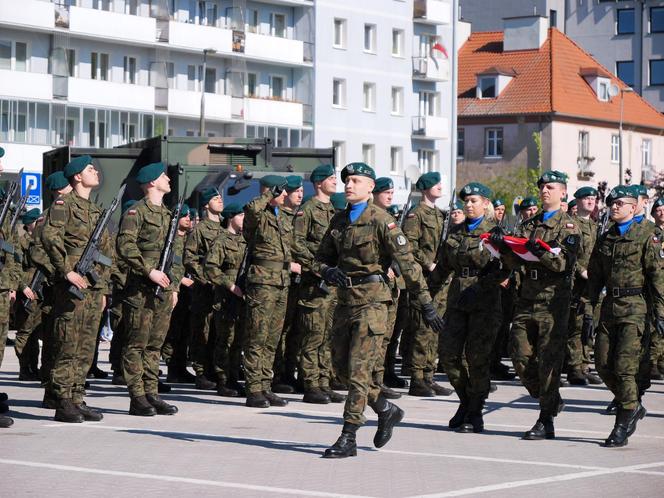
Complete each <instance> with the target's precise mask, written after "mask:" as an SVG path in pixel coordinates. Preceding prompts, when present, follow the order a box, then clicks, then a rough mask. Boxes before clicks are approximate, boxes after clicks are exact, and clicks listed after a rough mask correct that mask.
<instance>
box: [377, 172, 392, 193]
mask: <svg viewBox="0 0 664 498" xmlns="http://www.w3.org/2000/svg"><path fill="white" fill-rule="evenodd" d="M393 188H394V182H393V181H392V178H388V177H386V176H381V177H380V178H376V186H375V187H374V189H373V193H374V194H379V193H381V192H385V191H386V190H390V189H393Z"/></svg>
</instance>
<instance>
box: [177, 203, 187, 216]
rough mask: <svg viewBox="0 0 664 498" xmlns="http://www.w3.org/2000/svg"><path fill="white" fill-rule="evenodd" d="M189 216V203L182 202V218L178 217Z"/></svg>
mask: <svg viewBox="0 0 664 498" xmlns="http://www.w3.org/2000/svg"><path fill="white" fill-rule="evenodd" d="M187 216H189V206H188V205H187V203H184V204H182V209H181V210H180V218H178V219H180V220H181V219H182V218H186V217H187Z"/></svg>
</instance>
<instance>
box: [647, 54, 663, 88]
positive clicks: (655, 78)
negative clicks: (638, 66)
mask: <svg viewBox="0 0 664 498" xmlns="http://www.w3.org/2000/svg"><path fill="white" fill-rule="evenodd" d="M650 84H651V85H664V59H654V60H651V61H650Z"/></svg>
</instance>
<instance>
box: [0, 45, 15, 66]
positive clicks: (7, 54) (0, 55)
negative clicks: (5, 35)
mask: <svg viewBox="0 0 664 498" xmlns="http://www.w3.org/2000/svg"><path fill="white" fill-rule="evenodd" d="M11 68H12V42H10V41H8V40H0V69H11Z"/></svg>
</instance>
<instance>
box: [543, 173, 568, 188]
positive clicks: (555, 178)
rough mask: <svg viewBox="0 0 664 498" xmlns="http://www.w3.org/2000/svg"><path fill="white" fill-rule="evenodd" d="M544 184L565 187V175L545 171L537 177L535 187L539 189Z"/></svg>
mask: <svg viewBox="0 0 664 498" xmlns="http://www.w3.org/2000/svg"><path fill="white" fill-rule="evenodd" d="M545 183H562V184H563V185H567V175H566V174H565V173H562V172H560V171H555V170H551V171H545V172H544V173H542V176H540V177H539V180H537V186H538V187H539V186H541V185H544V184H545Z"/></svg>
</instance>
